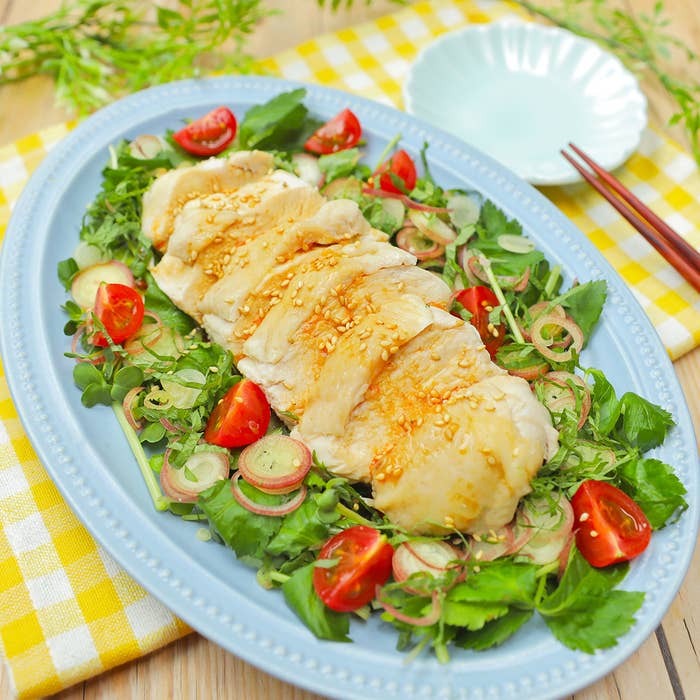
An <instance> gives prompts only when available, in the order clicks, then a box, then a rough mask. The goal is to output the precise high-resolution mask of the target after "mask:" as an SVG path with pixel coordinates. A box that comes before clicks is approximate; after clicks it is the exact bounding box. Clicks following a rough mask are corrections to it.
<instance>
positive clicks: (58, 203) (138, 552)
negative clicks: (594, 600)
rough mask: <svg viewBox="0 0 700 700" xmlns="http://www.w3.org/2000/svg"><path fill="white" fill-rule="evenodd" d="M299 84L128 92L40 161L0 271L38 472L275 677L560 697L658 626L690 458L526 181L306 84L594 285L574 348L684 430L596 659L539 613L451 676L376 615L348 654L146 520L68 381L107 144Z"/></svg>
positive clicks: (659, 350) (320, 685) (586, 262)
mask: <svg viewBox="0 0 700 700" xmlns="http://www.w3.org/2000/svg"><path fill="white" fill-rule="evenodd" d="M294 87H299V86H298V84H293V83H289V82H286V81H282V80H276V79H272V78H221V79H214V80H201V81H186V82H180V83H173V84H170V85H165V86H162V87H158V88H154V89H151V90H147V91H145V92H141V93H138V94H135V95H132V96H131V97H128V98H126V99H124V100H121V101H120V102H116V103H115V104H113V105H111V106H109V107H107V108H106V109H103V110H102V111H100V112H98V113H97V114H95V115H94V116H92V117H90V118H89V119H87V120H86V121H85V122H83V123H82V124H81V125H80V126H79V127H78V128H77V129H76V130H75V131H74V132H73V133H71V134H70V135H69V136H68V137H67V138H66V139H65V140H64V141H62V142H61V143H60V144H59V145H58V146H57V147H56V148H55V149H54V150H53V151H52V152H51V153H50V154H49V155H48V156H47V158H46V159H45V160H44V162H43V163H42V164H41V166H40V167H39V169H38V170H37V171H36V173H35V175H34V176H33V177H32V179H31V181H30V183H29V184H28V185H27V187H26V188H25V190H24V192H23V194H22V196H21V198H20V200H19V202H18V204H17V206H16V209H15V211H14V214H13V217H12V221H11V223H10V227H9V230H8V231H7V234H6V236H5V244H4V246H3V250H2V260H1V262H0V276H1V280H2V300H1V301H0V318H1V319H2V321H1V324H2V325H1V329H2V335H1V341H2V342H1V344H0V350H2V355H3V358H4V362H5V366H6V371H7V375H8V380H9V384H10V389H11V391H12V395H13V398H14V401H15V404H16V406H17V408H18V410H19V413H20V415H21V417H22V420H23V423H24V427H25V429H26V431H27V433H28V435H29V438H30V440H31V442H32V444H33V445H34V447H35V449H36V451H37V453H38V454H39V457H40V458H41V461H42V463H43V464H44V465H45V467H46V469H47V470H48V471H49V473H50V474H51V476H52V478H53V479H54V481H55V482H56V484H57V485H58V487H59V488H60V490H61V492H62V493H63V495H64V496H65V498H66V500H67V501H68V502H69V503H70V505H71V507H72V508H73V510H74V511H75V512H76V513H77V515H78V517H80V519H81V520H82V521H83V522H84V523H85V525H86V526H87V527H88V529H89V530H90V531H91V532H92V533H93V535H94V536H95V537H96V538H97V539H98V540H99V541H100V542H101V543H102V544H103V545H104V547H106V548H107V549H108V550H109V551H110V552H111V553H112V555H113V556H114V557H115V558H116V559H117V560H118V561H119V562H120V563H121V564H122V565H123V566H124V567H125V568H126V569H127V571H129V573H130V574H132V575H133V576H134V578H136V579H137V580H138V581H139V582H140V583H141V584H143V586H145V587H146V588H147V589H148V590H149V591H150V592H151V593H153V594H154V595H155V596H156V597H158V598H159V599H160V600H162V601H163V602H164V603H165V604H166V605H168V606H169V607H170V608H171V609H172V610H173V611H174V612H175V613H176V614H177V615H179V616H180V617H182V618H183V619H184V620H186V621H187V622H188V623H189V624H190V625H192V626H193V627H195V628H196V629H198V630H199V631H200V632H201V633H202V634H204V635H205V636H207V637H208V638H209V639H211V640H213V641H214V642H216V643H217V644H219V645H221V646H222V647H225V648H226V649H228V650H230V651H232V652H233V653H234V654H237V655H238V656H240V657H242V658H244V659H246V660H247V661H250V662H252V663H254V664H256V665H257V666H259V667H261V668H262V669H264V670H266V671H268V672H270V673H272V674H275V675H276V676H279V677H281V678H283V679H285V680H287V681H290V682H292V683H296V684H298V685H301V686H304V687H306V688H309V689H311V690H314V691H316V692H319V693H322V694H325V695H329V696H335V697H341V698H362V700H366V699H367V698H370V697H378V698H379V697H381V698H383V699H387V698H401V699H409V698H418V697H420V698H426V697H441V698H448V697H449V698H484V697H488V698H491V699H495V698H510V697H518V698H538V699H539V700H542V699H543V698H554V697H560V696H563V695H567V694H570V693H572V692H574V691H575V690H577V689H579V688H581V687H583V686H586V685H588V684H590V683H592V682H593V681H595V680H596V679H598V678H600V677H602V676H604V675H605V674H607V673H608V672H609V671H610V670H612V669H613V668H614V667H615V666H617V665H618V664H619V663H621V662H622V661H623V660H624V659H625V658H626V657H628V656H629V655H630V654H632V652H633V651H634V650H635V649H636V648H637V647H638V646H639V645H640V644H641V643H642V642H643V641H644V640H645V638H646V637H647V636H648V635H649V634H650V633H651V632H652V631H653V630H654V629H655V627H656V626H657V625H658V624H659V621H660V620H661V618H662V616H663V614H664V612H665V610H666V609H667V608H668V606H669V605H670V603H671V601H672V600H673V597H674V596H675V594H676V591H677V589H678V587H679V586H680V584H681V581H682V579H683V576H684V573H685V571H686V569H687V567H688V564H689V561H690V557H691V554H692V550H693V545H694V542H695V536H696V532H697V525H698V523H697V520H698V508H697V503H698V473H699V472H700V470H699V469H698V463H697V449H696V447H695V438H694V434H693V427H692V424H691V421H690V416H689V414H688V411H687V408H686V407H685V405H684V404H683V402H682V398H681V397H682V393H681V390H680V387H679V386H678V382H677V380H676V377H675V374H674V371H673V368H672V366H671V363H670V362H669V359H668V357H667V355H666V352H665V351H664V349H663V347H662V346H661V343H660V342H659V340H658V338H657V336H656V333H655V332H654V330H653V328H652V327H651V325H650V323H649V321H648V320H647V318H646V316H645V315H644V313H643V312H642V310H641V308H640V307H639V306H638V305H637V303H636V302H635V300H634V299H633V297H632V294H631V293H630V291H629V290H628V289H627V288H626V287H625V285H624V283H623V282H622V281H621V280H620V278H619V277H618V276H617V275H616V274H615V272H614V271H613V270H612V269H611V268H610V267H609V266H608V264H607V263H606V262H605V261H604V260H603V258H602V257H601V255H600V254H599V253H598V251H597V250H596V249H595V248H594V247H593V246H592V245H591V244H590V243H589V242H588V241H587V240H586V239H585V238H584V236H583V235H582V234H581V233H580V232H579V231H578V230H577V229H576V228H575V227H574V226H573V225H572V224H571V223H570V222H569V221H568V220H567V219H566V218H565V217H564V216H563V215H562V214H561V213H559V211H557V209H555V208H554V207H553V206H552V205H551V204H550V203H549V202H548V201H547V200H546V199H545V198H544V197H543V196H541V195H540V194H539V193H538V192H536V191H535V190H534V189H533V188H532V187H530V186H529V185H527V184H526V183H525V182H523V181H522V180H520V179H519V178H517V177H516V176H515V175H513V174H512V173H510V172H509V171H507V170H506V169H505V168H503V167H502V166H500V165H498V164H497V163H496V162H495V161H493V160H491V159H490V158H488V157H486V156H484V155H482V154H481V153H479V152H478V151H476V150H474V149H473V148H470V147H469V146H467V145H465V144H464V143H462V142H461V141H459V140H458V139H457V138H454V137H451V136H448V135H446V134H444V133H442V132H440V131H437V130H436V129H434V128H433V127H431V126H428V125H427V124H426V123H424V122H420V121H417V120H416V119H415V118H413V117H410V116H408V115H406V114H402V113H400V112H397V111H395V110H393V109H390V108H387V107H384V106H381V105H379V104H376V103H374V102H370V101H368V100H364V99H361V98H359V97H354V96H351V95H349V94H346V93H342V92H337V91H333V90H329V89H325V88H322V87H316V86H308V96H307V99H306V104H307V105H308V106H309V108H310V109H311V110H312V111H313V112H315V113H316V114H318V115H320V116H322V117H324V118H330V117H331V116H333V115H335V114H336V113H337V112H339V111H340V110H341V109H343V108H345V107H350V108H351V109H352V110H353V111H355V112H356V114H357V115H358V117H359V118H360V121H361V122H362V125H363V127H364V130H365V133H366V135H367V141H368V147H367V156H368V162H374V161H376V159H377V158H378V157H379V154H380V152H381V150H382V148H383V147H384V145H385V144H386V143H387V142H388V141H389V140H390V139H391V138H392V137H393V136H394V135H395V134H397V133H399V132H401V133H402V134H403V140H402V144H403V145H404V147H406V148H408V149H409V150H410V151H411V152H413V153H414V154H417V152H418V151H419V149H420V147H421V146H422V144H423V142H424V141H429V142H430V144H431V146H430V150H429V158H430V163H431V166H432V170H433V174H434V176H435V178H436V179H437V181H438V182H440V183H442V184H443V185H445V186H450V187H457V186H460V187H466V188H474V189H479V190H481V191H482V192H483V193H484V195H485V196H486V197H489V198H490V199H492V200H493V201H494V202H496V203H497V204H498V205H499V206H500V207H501V208H502V209H504V211H505V212H506V213H507V214H508V215H509V216H511V217H516V218H517V219H519V220H520V221H521V222H522V224H523V226H524V229H525V231H526V233H527V234H528V235H530V236H531V237H532V238H533V239H535V240H536V241H537V243H538V245H539V246H540V247H541V248H542V249H543V251H544V252H545V254H546V255H547V256H548V258H549V259H550V260H553V261H556V262H558V263H560V264H561V265H562V267H563V269H564V271H565V274H566V276H567V278H568V279H569V280H571V279H572V278H573V277H578V278H579V279H580V280H589V279H599V278H604V279H606V280H607V282H608V285H609V301H608V304H607V306H606V309H605V312H604V314H603V317H602V323H601V324H600V326H599V328H598V329H597V331H596V333H595V336H594V337H593V339H592V342H591V343H590V346H589V349H588V350H586V352H585V357H584V364H586V365H589V366H594V367H600V368H601V369H603V370H604V371H605V372H606V374H607V375H608V377H609V378H610V379H611V381H612V382H613V383H614V385H615V386H616V388H617V389H618V390H619V391H626V390H633V391H636V392H638V393H640V394H642V395H643V396H646V397H650V398H652V399H653V400H655V401H657V402H659V403H661V404H662V405H663V406H664V408H666V409H668V410H669V411H671V413H672V414H673V415H674V417H675V419H676V421H677V423H678V425H677V427H676V428H675V429H674V431H673V432H672V434H671V436H670V437H669V439H668V440H667V442H666V444H665V445H664V446H663V448H662V449H659V450H658V451H657V456H658V457H659V458H660V459H663V460H665V461H667V462H670V463H672V464H674V465H675V466H676V468H677V470H678V473H679V475H680V477H681V478H682V479H683V481H684V483H685V485H686V487H687V489H688V494H689V501H690V503H691V506H690V509H689V511H687V512H686V513H684V514H683V516H682V517H681V518H680V520H679V521H678V522H677V523H675V524H674V525H671V526H669V527H667V528H666V529H665V530H663V531H662V532H659V533H657V534H656V535H655V536H654V537H653V539H652V543H651V546H650V547H649V548H648V549H647V551H646V552H645V553H644V554H643V555H642V556H640V557H639V558H638V559H637V560H636V561H635V562H634V563H633V565H632V567H631V571H630V574H629V576H628V578H627V579H626V581H625V587H627V588H629V589H632V590H640V591H644V592H645V593H646V599H645V602H644V606H643V607H642V609H641V610H640V612H639V613H638V621H637V624H636V625H635V626H634V628H633V629H632V630H631V632H630V633H629V634H628V635H626V636H625V637H624V638H622V639H621V640H620V642H619V644H618V645H617V646H616V647H613V648H612V649H608V650H605V651H601V652H598V653H597V654H595V655H593V656H590V655H587V654H584V653H579V652H574V651H571V650H569V649H566V648H565V647H563V646H561V644H559V642H557V641H556V640H555V638H554V637H553V636H552V635H551V634H550V632H549V630H548V629H547V628H546V627H545V625H544V623H542V622H541V621H539V620H537V619H535V620H533V621H532V622H531V623H530V624H528V625H527V626H526V627H525V628H523V629H521V630H520V631H519V632H518V633H517V634H516V635H515V636H514V637H513V638H512V639H511V640H509V641H508V642H507V643H506V644H504V645H503V646H502V647H500V648H497V649H493V650H490V651H487V652H481V653H475V652H467V651H462V650H459V649H458V650H455V651H454V653H453V657H452V660H451V661H450V663H449V664H448V665H446V666H442V665H440V664H438V662H437V661H436V660H435V659H434V658H433V657H431V656H429V655H427V654H425V655H423V656H420V657H419V658H417V659H415V660H414V661H412V662H411V663H409V664H406V663H405V657H404V655H403V654H400V653H398V652H396V651H395V645H396V634H395V632H394V630H393V628H390V627H389V626H388V625H386V624H385V623H382V622H381V620H378V619H373V620H371V621H370V622H369V623H364V624H363V623H359V622H358V623H356V624H353V627H352V630H351V635H352V637H353V639H354V640H355V642H356V643H355V644H334V643H330V642H322V641H319V640H317V639H315V638H314V637H313V636H312V634H311V633H310V632H309V631H308V630H307V629H306V628H305V627H304V626H303V625H302V624H301V623H300V622H299V621H298V620H297V619H296V617H295V616H294V614H293V613H292V612H291V611H290V610H289V609H288V608H287V607H286V605H285V603H284V600H283V598H282V595H281V594H280V593H279V592H270V591H266V590H263V589H262V588H261V587H260V586H258V584H257V583H256V580H255V573H254V571H252V570H251V569H249V568H247V567H246V566H244V565H242V564H240V563H239V562H237V561H236V559H235V558H234V556H233V554H232V553H231V552H230V551H229V550H227V549H225V548H224V547H221V546H218V545H215V544H213V543H206V544H205V543H202V542H200V541H199V540H197V538H196V536H195V533H196V530H197V525H196V524H194V523H187V522H185V521H182V520H180V519H179V518H176V517H173V516H169V515H166V514H162V513H157V512H155V511H154V509H153V507H152V505H151V501H150V499H149V496H148V493H147V491H146V487H145V486H144V484H143V482H142V480H141V476H140V473H139V470H138V468H137V466H136V464H135V462H134V459H133V457H132V454H131V451H130V450H129V448H128V446H127V444H126V441H125V440H124V437H123V435H122V433H121V431H120V430H119V427H118V426H117V423H116V421H115V419H114V417H113V414H112V412H111V410H110V409H109V408H106V407H97V408H93V409H90V410H87V409H85V408H84V407H83V406H82V405H81V403H80V392H79V391H78V390H77V389H76V388H75V387H74V386H73V381H72V368H73V367H72V364H73V363H72V362H71V361H70V360H68V359H66V358H65V357H64V356H63V353H64V352H65V351H66V350H68V349H69V343H68V339H67V338H66V337H65V336H64V335H63V332H62V328H63V325H64V322H65V319H64V316H63V314H62V312H61V311H60V309H59V304H60V303H61V300H62V299H64V298H65V293H64V291H63V289H62V288H61V285H60V284H59V282H58V281H57V278H56V263H57V262H58V261H59V260H62V259H64V258H66V257H68V256H69V255H70V254H71V253H72V251H73V249H74V247H75V245H76V242H77V239H78V230H79V226H80V221H81V217H82V215H83V212H84V211H85V206H86V205H87V204H88V202H90V201H91V200H92V199H93V197H94V195H95V194H96V192H97V191H98V188H99V183H100V171H101V169H102V167H103V166H104V164H105V163H106V161H107V158H108V152H107V147H108V145H109V144H112V143H115V142H117V141H119V140H120V139H124V138H127V139H128V138H133V137H135V136H137V135H138V134H141V133H163V132H164V131H165V130H166V129H168V128H171V129H176V128H178V126H179V125H180V124H181V123H182V120H183V119H184V118H186V117H194V116H197V115H200V114H203V113H205V112H207V111H208V110H210V109H213V108H214V107H217V106H219V105H221V104H227V105H229V106H231V108H232V109H233V110H234V111H235V112H236V113H237V114H239V115H242V114H243V113H244V112H245V110H246V109H247V108H248V107H250V106H252V105H254V104H259V103H261V102H264V101H266V100H268V99H269V98H271V97H272V96H274V95H276V94H278V93H279V92H282V91H286V90H290V89H292V88H294Z"/></svg>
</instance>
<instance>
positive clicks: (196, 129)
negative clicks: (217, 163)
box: [173, 107, 237, 156]
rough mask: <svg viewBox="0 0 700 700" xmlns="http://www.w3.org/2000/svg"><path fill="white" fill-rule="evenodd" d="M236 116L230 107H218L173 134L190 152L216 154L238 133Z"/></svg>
mask: <svg viewBox="0 0 700 700" xmlns="http://www.w3.org/2000/svg"><path fill="white" fill-rule="evenodd" d="M236 127H237V124H236V117H234V116H233V112H232V111H231V110H230V109H229V108H228V107H217V108H216V109H214V110H212V111H211V112H209V114H205V115H204V116H203V117H200V118H199V119H197V120H196V121H193V122H192V123H190V124H188V125H187V126H186V127H184V128H183V129H180V131H176V132H175V133H174V134H173V138H174V139H175V141H177V143H179V144H180V146H182V147H183V148H184V149H185V150H186V151H187V152H188V153H192V154H194V155H196V156H215V155H216V154H217V153H221V151H223V150H224V148H226V146H228V145H229V144H230V143H231V141H233V138H234V136H235V135H236Z"/></svg>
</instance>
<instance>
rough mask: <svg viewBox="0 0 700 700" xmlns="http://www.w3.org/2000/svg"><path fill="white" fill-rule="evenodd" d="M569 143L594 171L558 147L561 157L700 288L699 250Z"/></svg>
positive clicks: (695, 287)
mask: <svg viewBox="0 0 700 700" xmlns="http://www.w3.org/2000/svg"><path fill="white" fill-rule="evenodd" d="M569 146H570V147H571V149H572V150H573V151H575V152H576V153H577V154H578V155H579V156H580V157H581V158H582V159H583V160H584V161H585V162H586V163H587V164H588V165H589V166H590V167H591V168H592V169H593V170H594V173H595V174H594V173H592V172H591V171H590V170H587V169H586V168H584V167H583V166H581V165H580V164H579V163H578V162H577V161H576V160H574V158H573V157H572V156H571V155H570V154H569V153H567V152H566V151H564V150H562V151H561V154H562V155H563V156H564V158H566V159H567V160H568V161H569V163H571V165H572V166H573V167H574V168H576V170H578V172H579V173H580V174H581V176H582V177H583V178H584V179H585V180H586V182H588V183H589V184H590V185H591V186H592V187H593V188H594V189H595V190H597V191H598V192H599V193H600V194H601V195H602V196H603V197H604V198H605V199H606V200H607V201H608V202H609V203H610V204H612V206H613V207H615V209H616V210H617V211H618V212H619V213H620V214H621V215H622V216H623V217H624V218H625V219H626V220H627V221H628V222H629V223H630V224H632V226H633V227H634V228H635V229H636V230H637V231H639V233H641V234H642V236H644V238H645V239H646V240H647V241H648V242H649V243H650V244H651V245H652V246H653V247H654V248H655V249H656V250H657V251H658V252H659V253H660V254H661V255H662V256H663V257H664V258H665V259H666V260H667V261H668V262H669V263H670V264H671V265H672V266H673V267H674V268H675V269H676V270H677V271H678V272H679V274H681V275H682V276H683V277H684V278H685V279H686V280H687V281H688V283H689V284H690V285H692V287H693V288H694V289H695V290H696V291H698V292H700V253H698V251H696V250H695V249H694V248H693V247H692V246H691V245H690V244H688V243H687V242H686V241H684V240H683V239H682V238H681V237H680V236H679V235H678V233H676V232H675V231H674V230H673V229H672V228H671V227H670V226H669V225H668V224H667V223H666V222H665V221H663V220H662V219H661V218H659V217H658V216H657V215H656V214H655V213H654V212H653V211H651V209H649V208H648V207H647V206H646V205H645V204H644V203H642V202H641V201H640V200H639V199H638V198H637V197H635V196H634V195H633V194H632V193H631V192H630V191H629V190H628V189H627V188H626V187H625V186H624V185H623V184H622V183H621V182H620V181H619V180H617V179H616V178H615V177H613V176H612V175H611V174H610V173H609V172H608V171H607V170H604V169H603V168H602V167H601V166H600V165H598V164H597V163H596V162H595V161H593V160H592V159H591V158H590V157H589V156H587V155H586V154H585V153H583V152H582V151H581V150H580V149H579V148H577V147H576V146H575V145H574V144H572V143H570V144H569ZM596 175H598V176H599V177H600V179H599V178H598V177H596ZM601 180H602V181H601ZM603 183H606V184H607V185H609V186H610V188H612V189H613V190H614V191H615V192H617V193H618V194H619V195H620V196H619V197H618V196H616V195H615V194H614V193H613V192H611V191H610V189H608V187H606V186H605V184H603ZM621 198H623V199H624V201H623V199H621ZM625 202H627V204H626V203H625Z"/></svg>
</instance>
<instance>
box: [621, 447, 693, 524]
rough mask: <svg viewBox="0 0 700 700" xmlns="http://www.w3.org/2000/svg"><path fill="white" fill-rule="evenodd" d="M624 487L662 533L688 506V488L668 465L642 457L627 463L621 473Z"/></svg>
mask: <svg viewBox="0 0 700 700" xmlns="http://www.w3.org/2000/svg"><path fill="white" fill-rule="evenodd" d="M619 477H620V480H621V486H622V488H623V489H624V490H625V491H627V493H628V494H629V495H630V496H631V497H632V499H633V500H634V501H635V502H636V503H637V505H638V506H640V507H641V509H642V510H643V511H644V514H645V515H646V516H647V518H648V519H649V522H650V523H651V526H652V527H653V528H654V529H655V530H658V529H659V528H661V527H663V526H664V525H666V524H667V523H668V522H669V520H670V519H671V518H672V517H673V516H674V515H676V517H677V516H679V515H680V513H681V512H682V511H684V510H685V509H686V508H687V507H688V503H687V501H686V500H685V498H683V496H684V495H685V493H686V489H685V486H683V484H682V483H681V481H680V479H679V478H678V477H677V476H676V475H675V474H674V473H673V469H672V468H671V467H669V465H668V464H664V462H661V461H660V460H658V459H650V458H642V459H636V460H633V461H630V462H627V464H625V465H624V466H623V467H622V469H621V470H620V472H619Z"/></svg>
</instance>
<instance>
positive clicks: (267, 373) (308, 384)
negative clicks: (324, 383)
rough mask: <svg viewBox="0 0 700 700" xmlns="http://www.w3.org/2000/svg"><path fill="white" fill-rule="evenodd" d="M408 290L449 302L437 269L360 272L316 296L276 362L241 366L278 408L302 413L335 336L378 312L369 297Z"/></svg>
mask: <svg viewBox="0 0 700 700" xmlns="http://www.w3.org/2000/svg"><path fill="white" fill-rule="evenodd" d="M406 291H410V292H411V293H412V294H414V295H418V296H420V298H421V299H423V300H424V301H425V302H426V303H440V304H446V303H447V301H448V298H449V293H450V292H449V289H448V288H447V286H446V285H445V284H444V282H443V281H442V280H441V279H440V278H438V277H437V276H436V275H433V274H431V273H429V272H426V271H425V270H422V269H420V268H418V267H414V266H412V265H404V266H402V267H390V268H384V269H382V270H379V271H378V272H374V273H372V274H368V275H361V276H358V277H356V278H355V279H353V280H352V281H351V282H350V283H349V284H348V285H346V286H345V287H344V288H342V289H340V290H338V293H337V294H329V295H328V296H327V297H326V298H325V299H321V300H319V303H318V304H317V305H316V307H315V308H314V313H313V314H311V316H309V317H308V318H307V319H306V321H305V322H304V323H303V324H302V326H301V327H300V328H299V330H298V331H297V332H296V333H294V334H293V336H292V337H291V339H290V343H289V345H288V348H287V351H286V353H285V355H284V357H283V358H282V360H281V361H280V362H278V363H265V362H259V361H257V360H253V359H251V358H243V359H241V360H240V361H239V368H240V370H241V371H242V372H243V373H244V374H245V375H246V376H248V377H249V378H250V379H252V380H253V381H255V382H257V383H258V384H260V386H261V387H262V388H263V390H264V391H265V393H266V395H267V396H268V399H269V401H270V403H271V404H272V405H273V406H274V407H275V409H276V410H278V411H280V412H284V413H291V414H293V415H295V416H297V417H300V416H302V415H303V413H304V410H305V408H306V404H307V402H308V398H309V392H310V391H311V389H312V387H313V386H315V385H316V384H317V383H318V381H319V376H320V374H321V370H322V368H323V365H324V363H325V361H326V358H327V357H328V355H329V354H330V353H332V352H334V351H335V349H336V345H337V344H338V343H339V342H344V339H345V336H346V335H348V334H351V333H353V332H355V330H354V329H356V327H357V326H358V325H359V324H360V322H362V321H363V319H364V318H365V316H367V315H368V314H371V313H376V309H375V308H374V306H373V304H372V301H371V300H372V299H375V300H376V299H379V298H381V299H385V300H387V299H389V298H390V297H391V298H393V297H399V296H401V295H402V294H405V293H406ZM431 300H435V301H434V302H431ZM448 317H449V318H453V317H452V316H449V315H448ZM391 345H394V343H392V344H391ZM390 347H391V346H390Z"/></svg>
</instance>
